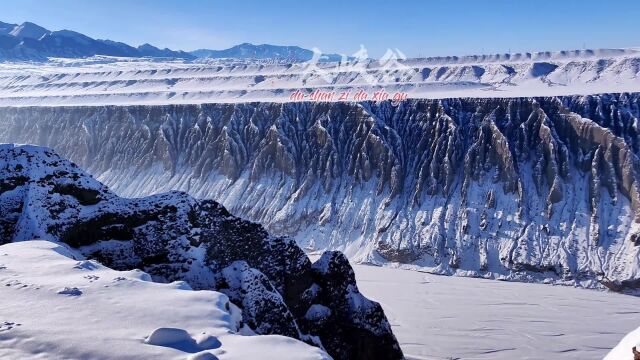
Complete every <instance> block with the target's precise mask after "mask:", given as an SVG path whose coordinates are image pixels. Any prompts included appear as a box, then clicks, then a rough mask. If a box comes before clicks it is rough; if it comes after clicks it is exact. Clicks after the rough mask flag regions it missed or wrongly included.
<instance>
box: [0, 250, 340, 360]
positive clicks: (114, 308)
mask: <svg viewBox="0 0 640 360" xmlns="http://www.w3.org/2000/svg"><path fill="white" fill-rule="evenodd" d="M79 260H80V261H84V260H83V255H82V254H80V253H79V252H77V251H76V250H73V249H70V248H69V247H67V246H66V245H64V244H60V243H52V242H48V241H42V240H34V241H23V242H17V243H11V244H5V245H2V246H0V264H2V265H1V266H0V298H2V306H1V307H0V358H2V359H45V358H46V359H54V360H58V359H60V360H62V359H104V360H109V359H114V360H115V359H118V360H127V359H131V360H134V359H180V360H184V359H186V358H188V359H209V360H211V359H220V360H225V359H238V360H245V359H257V358H260V359H273V360H282V359H290V360H294V359H295V360H297V359H306V360H329V359H330V357H329V355H327V354H326V353H325V352H324V351H322V350H321V349H318V348H317V347H312V346H309V345H307V344H305V343H303V342H301V341H298V340H294V339H291V338H287V337H284V336H280V335H267V336H246V335H247V334H246V332H243V331H242V329H241V328H240V326H241V324H240V322H239V321H238V320H239V319H240V316H241V315H240V310H239V309H238V308H237V307H235V306H234V305H233V304H231V303H230V302H229V299H228V297H227V296H226V295H224V294H222V293H220V292H216V291H208V290H202V291H193V290H184V289H183V287H182V286H180V284H176V283H168V284H159V283H154V282H150V281H147V280H145V277H144V276H140V274H141V273H140V272H139V271H133V272H130V271H116V270H112V269H110V268H108V267H105V266H103V265H101V264H98V263H95V262H93V265H94V266H92V267H90V268H87V267H82V266H78V263H79ZM147 278H148V277H147ZM61 288H62V289H74V290H73V291H72V292H74V293H75V292H76V291H81V295H80V296H69V294H67V293H68V291H66V290H65V292H61V291H59V289H61Z"/></svg>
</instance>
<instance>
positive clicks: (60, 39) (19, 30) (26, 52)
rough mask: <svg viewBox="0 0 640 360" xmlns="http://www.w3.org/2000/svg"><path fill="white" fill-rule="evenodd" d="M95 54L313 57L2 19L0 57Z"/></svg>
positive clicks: (290, 50)
mask: <svg viewBox="0 0 640 360" xmlns="http://www.w3.org/2000/svg"><path fill="white" fill-rule="evenodd" d="M94 55H106V56H122V57H158V58H178V59H186V60H194V59H196V58H216V59H217V58H235V59H281V60H290V61H292V62H297V61H307V60H310V59H312V58H313V51H311V50H308V49H303V48H301V47H298V46H277V45H268V44H263V45H253V44H249V43H244V44H240V45H236V46H234V47H231V48H229V49H226V50H209V49H200V50H195V51H192V52H190V53H189V52H185V51H174V50H171V49H167V48H165V49H160V48H157V47H155V46H153V45H150V44H143V45H140V46H138V47H133V46H131V45H128V44H125V43H122V42H117V41H112V40H102V39H93V38H91V37H89V36H86V35H84V34H81V33H79V32H75V31H71V30H59V31H51V30H48V29H45V28H44V27H42V26H39V25H37V24H34V23H31V22H25V23H22V24H19V25H18V24H9V23H4V22H1V21H0V60H19V61H20V60H23V61H46V60H47V59H48V58H50V57H63V58H84V57H90V56H94ZM340 59H341V56H340V55H337V54H323V55H322V58H321V60H322V61H339V60H340Z"/></svg>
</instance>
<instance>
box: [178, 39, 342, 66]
mask: <svg viewBox="0 0 640 360" xmlns="http://www.w3.org/2000/svg"><path fill="white" fill-rule="evenodd" d="M190 54H191V55H193V56H195V57H197V58H212V59H222V58H234V59H286V60H291V61H294V62H296V61H308V60H311V59H312V58H313V54H314V53H313V51H312V50H309V49H304V48H301V47H299V46H278V45H268V44H262V45H254V44H249V43H244V44H240V45H236V46H234V47H231V48H229V49H225V50H209V49H199V50H195V51H191V52H190ZM341 59H342V56H341V55H338V54H322V56H321V60H322V61H340V60H341Z"/></svg>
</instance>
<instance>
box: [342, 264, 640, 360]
mask: <svg viewBox="0 0 640 360" xmlns="http://www.w3.org/2000/svg"><path fill="white" fill-rule="evenodd" d="M354 270H355V273H356V279H357V281H358V287H359V289H360V291H361V292H362V293H363V294H364V295H365V296H367V297H369V298H370V299H373V300H375V301H378V302H379V303H380V304H381V305H382V307H383V309H384V311H385V314H386V315H387V317H388V319H389V322H390V323H391V326H392V328H393V332H394V334H395V335H396V337H397V338H398V341H399V343H400V347H401V348H402V350H403V352H404V354H405V356H406V357H407V359H420V360H426V359H429V360H432V359H433V360H439V359H464V360H471V359H473V360H484V359H487V360H489V359H490V360H501V359H504V360H512V359H531V360H533V359H536V360H540V359H553V360H568V359H576V360H578V359H602V358H603V357H604V356H605V355H606V354H607V353H608V352H609V350H610V349H611V348H613V347H614V346H615V345H616V344H617V343H618V341H619V340H620V339H621V338H622V337H623V336H624V335H625V334H626V333H628V332H629V331H631V330H632V329H635V328H637V327H638V325H639V324H640V298H638V297H633V296H629V295H621V294H616V293H607V292H599V291H591V290H584V289H576V288H571V287H566V286H549V285H544V284H525V283H512V282H502V281H494V280H484V279H471V278H462V277H451V276H439V275H432V274H426V273H422V272H417V271H410V270H403V269H394V268H389V267H375V266H367V265H355V266H354ZM638 341H640V329H638V330H636V331H635V332H633V333H632V334H631V335H629V336H628V337H627V338H625V339H624V340H623V342H622V344H621V345H620V346H619V349H620V350H619V351H618V348H616V350H615V351H614V352H612V353H611V354H609V355H608V356H607V358H606V360H633V356H632V355H631V348H632V343H634V342H638Z"/></svg>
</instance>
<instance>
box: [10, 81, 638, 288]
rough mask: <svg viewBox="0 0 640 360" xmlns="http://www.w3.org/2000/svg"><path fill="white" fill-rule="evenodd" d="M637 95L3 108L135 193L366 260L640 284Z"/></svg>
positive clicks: (22, 133)
mask: <svg viewBox="0 0 640 360" xmlns="http://www.w3.org/2000/svg"><path fill="white" fill-rule="evenodd" d="M639 102H640V98H639V96H638V94H637V93H634V94H610V95H594V96H568V97H546V98H517V99H472V98H470V99H467V98H465V99H445V100H407V101H405V102H402V103H400V104H399V105H398V106H393V105H392V104H391V103H390V102H381V103H375V102H364V103H300V104H293V103H287V104H277V103H259V104H209V105H164V106H127V107H120V106H96V107H50V108H49V107H22V108H19V107H9V108H0V141H7V142H8V141H11V142H21V143H35V144H40V145H46V146H49V147H51V148H54V149H56V150H57V151H58V152H59V153H61V154H63V155H64V156H66V157H69V158H70V159H72V160H74V161H75V162H77V163H78V164H80V165H81V166H83V167H85V168H86V169H88V171H89V172H90V173H92V174H93V175H95V176H96V177H97V178H98V179H100V180H101V181H103V182H105V183H106V184H107V185H109V186H111V187H112V188H113V189H114V190H115V191H116V192H119V193H120V194H121V195H126V196H141V195H148V194H152V193H157V192H161V191H167V190H172V189H179V190H184V191H187V192H189V193H191V194H193V195H195V196H197V197H199V198H211V199H215V200H217V201H220V202H221V203H223V205H225V207H227V208H228V209H229V210H230V211H231V212H232V213H233V214H237V215H239V216H242V217H244V218H247V219H250V220H253V221H256V222H259V223H261V224H264V225H265V226H266V227H267V229H268V230H269V231H271V232H272V233H275V234H280V235H291V236H295V238H296V239H297V240H298V243H299V244H300V245H301V246H302V247H304V248H306V249H308V250H309V251H319V250H324V249H334V250H336V249H337V250H342V251H344V252H345V253H346V254H347V255H348V256H349V257H350V258H351V259H352V260H354V261H365V262H372V263H380V264H382V263H394V262H399V263H404V264H409V265H408V266H412V267H414V268H417V269H423V270H428V271H431V272H436V273H443V274H457V275H466V276H478V277H486V278H497V279H507V280H509V279H510V280H519V281H536V282H553V283H561V284H569V285H574V284H575V285H580V286H585V287H596V288H605V287H608V288H611V289H614V290H617V291H634V289H635V288H637V283H638V279H639V278H640V258H639V256H640V255H639V253H640V247H639V246H638V244H639V240H638V239H639V238H638V233H639V229H638V224H637V223H636V221H635V220H636V219H638V217H639V214H640V192H639V191H638V174H639V173H638V154H639V153H640V132H639V131H638V128H637V119H638V117H639V116H640V106H639V104H640V103H639Z"/></svg>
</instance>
